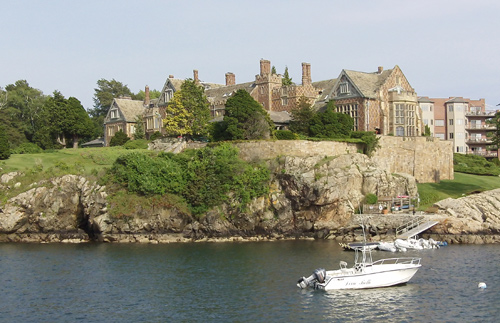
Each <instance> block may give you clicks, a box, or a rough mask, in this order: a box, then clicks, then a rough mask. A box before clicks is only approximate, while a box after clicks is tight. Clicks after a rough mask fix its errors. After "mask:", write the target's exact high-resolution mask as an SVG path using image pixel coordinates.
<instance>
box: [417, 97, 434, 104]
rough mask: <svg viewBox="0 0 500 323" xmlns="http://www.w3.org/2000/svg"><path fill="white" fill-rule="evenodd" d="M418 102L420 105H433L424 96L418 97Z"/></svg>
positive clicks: (431, 101)
mask: <svg viewBox="0 0 500 323" xmlns="http://www.w3.org/2000/svg"><path fill="white" fill-rule="evenodd" d="M418 102H421V103H434V101H433V100H431V99H429V98H428V97H426V96H420V97H418Z"/></svg>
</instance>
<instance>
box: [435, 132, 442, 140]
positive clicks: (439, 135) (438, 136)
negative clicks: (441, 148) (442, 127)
mask: <svg viewBox="0 0 500 323" xmlns="http://www.w3.org/2000/svg"><path fill="white" fill-rule="evenodd" d="M435 137H436V138H439V139H443V140H444V133H437V134H436V135H435Z"/></svg>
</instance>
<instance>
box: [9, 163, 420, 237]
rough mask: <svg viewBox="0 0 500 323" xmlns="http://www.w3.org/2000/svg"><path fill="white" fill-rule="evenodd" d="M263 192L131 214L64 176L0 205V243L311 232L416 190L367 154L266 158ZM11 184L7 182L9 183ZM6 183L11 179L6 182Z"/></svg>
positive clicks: (100, 192) (97, 190)
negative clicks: (241, 203)
mask: <svg viewBox="0 0 500 323" xmlns="http://www.w3.org/2000/svg"><path fill="white" fill-rule="evenodd" d="M269 164H270V165H269V167H270V168H271V170H272V173H273V176H272V179H271V191H270V193H269V195H268V196H265V197H261V198H259V199H256V200H254V201H253V202H252V203H251V204H250V205H249V206H248V208H247V209H246V210H245V211H243V212H242V211H240V210H236V209H234V208H232V207H231V203H228V204H227V205H221V206H219V207H217V208H215V209H214V210H212V211H210V212H208V213H207V214H206V215H204V216H203V217H201V218H194V217H192V216H191V215H188V214H184V213H182V212H180V211H179V210H177V209H175V208H166V207H163V208H156V209H155V210H154V211H144V210H142V209H141V208H138V211H135V213H134V214H132V215H129V216H122V217H114V216H112V215H111V213H110V212H109V211H108V203H107V200H106V197H107V193H106V191H105V187H101V186H99V185H97V184H95V183H91V182H89V181H88V180H86V179H85V178H83V177H79V176H75V175H66V176H63V177H60V178H55V179H53V180H52V181H50V182H47V183H38V184H37V187H33V188H31V189H29V190H27V191H26V192H24V193H22V194H20V195H18V196H16V197H14V198H12V199H10V200H9V201H8V202H7V203H6V204H5V205H3V206H2V208H1V209H0V241H26V242H29V241H47V242H50V241H68V242H79V241H92V240H96V241H130V242H135V241H139V242H170V241H186V240H188V241H193V240H194V241H196V240H206V239H212V238H234V239H236V238H237V237H242V238H249V239H252V238H255V237H261V238H262V237H265V238H267V239H269V238H271V239H272V238H281V237H313V236H316V237H318V236H320V237H321V236H323V235H324V234H325V233H326V232H329V231H330V230H332V229H334V230H338V229H339V228H343V227H346V226H348V225H349V223H350V221H351V218H352V215H353V214H354V213H355V210H356V209H357V208H358V206H359V204H360V203H361V202H362V200H363V198H364V196H365V195H366V194H368V193H374V194H377V195H379V196H395V195H398V194H408V195H414V194H416V192H417V188H416V184H415V180H414V179H413V177H411V176H408V175H393V174H390V173H388V172H386V171H384V170H380V169H379V168H377V165H376V164H375V163H374V162H373V161H372V160H370V159H369V158H368V157H366V156H365V155H361V154H346V155H341V156H338V157H329V158H322V157H317V156H316V157H282V158H280V159H279V161H270V162H269ZM13 182H15V178H14V180H11V181H10V182H9V183H13ZM4 185H9V184H4Z"/></svg>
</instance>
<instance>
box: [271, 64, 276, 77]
mask: <svg viewBox="0 0 500 323" xmlns="http://www.w3.org/2000/svg"><path fill="white" fill-rule="evenodd" d="M271 74H273V75H276V74H278V73H276V67H274V65H273V67H271Z"/></svg>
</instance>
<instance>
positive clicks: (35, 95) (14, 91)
mask: <svg viewBox="0 0 500 323" xmlns="http://www.w3.org/2000/svg"><path fill="white" fill-rule="evenodd" d="M0 92H1V94H2V95H1V98H0V99H1V102H0V104H1V107H0V123H1V124H3V125H4V129H5V132H6V133H7V136H8V138H9V141H10V143H11V144H12V145H13V146H17V145H19V144H21V143H22V142H26V141H32V140H33V137H34V136H35V134H36V133H37V132H38V131H39V127H43V126H44V122H41V121H40V115H41V114H42V113H43V104H44V101H45V99H46V97H45V96H44V95H43V93H42V91H40V90H37V89H35V88H32V87H31V86H30V85H29V84H28V82H27V81H25V80H19V81H16V82H15V83H14V84H9V85H7V86H6V87H5V91H0Z"/></svg>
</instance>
